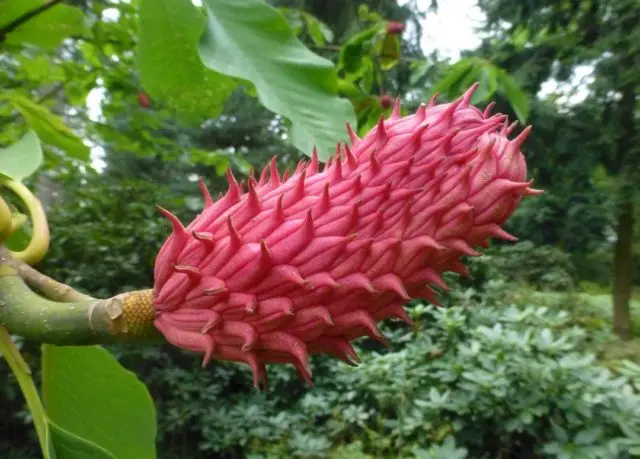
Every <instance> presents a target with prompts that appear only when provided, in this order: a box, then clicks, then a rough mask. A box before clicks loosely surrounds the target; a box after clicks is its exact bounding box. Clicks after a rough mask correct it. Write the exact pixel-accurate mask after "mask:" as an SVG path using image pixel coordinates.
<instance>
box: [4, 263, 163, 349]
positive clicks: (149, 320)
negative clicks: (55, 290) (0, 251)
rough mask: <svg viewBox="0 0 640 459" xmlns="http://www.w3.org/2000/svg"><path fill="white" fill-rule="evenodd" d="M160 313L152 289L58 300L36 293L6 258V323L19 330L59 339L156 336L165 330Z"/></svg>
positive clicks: (52, 340)
mask: <svg viewBox="0 0 640 459" xmlns="http://www.w3.org/2000/svg"><path fill="white" fill-rule="evenodd" d="M154 316H155V312H154V309H153V305H152V297H151V291H150V290H139V291H136V292H128V293H123V294H121V295H117V296H114V297H112V298H107V299H89V300H81V301H73V302H67V303H61V302H55V301H51V300H48V299H45V298H42V297H41V296H39V295H36V294H35V293H34V292H33V291H32V290H31V289H30V288H29V287H28V286H27V285H26V284H25V283H24V281H23V280H22V279H21V278H20V276H19V275H18V273H17V271H16V270H15V269H14V268H13V267H11V266H9V265H7V264H4V265H1V264H0V326H4V327H6V328H8V329H9V330H11V333H12V334H14V335H19V336H22V337H24V338H26V339H29V340H33V341H37V342H40V343H50V344H57V345H91V344H108V343H114V342H118V341H129V340H138V341H149V340H152V341H153V340H155V339H157V338H158V337H159V336H160V335H159V334H158V332H157V331H156V330H155V328H154V326H153V320H154Z"/></svg>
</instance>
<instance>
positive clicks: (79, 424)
mask: <svg viewBox="0 0 640 459" xmlns="http://www.w3.org/2000/svg"><path fill="white" fill-rule="evenodd" d="M42 366H43V369H42V371H43V374H42V397H43V401H44V405H45V409H46V411H47V414H48V415H49V417H50V418H51V420H52V421H53V422H55V423H56V424H57V425H59V426H60V427H62V428H63V429H65V430H68V431H70V432H73V433H74V434H75V435H78V436H80V437H82V438H84V439H86V440H87V441H89V442H91V443H95V444H97V445H99V446H100V447H102V448H104V449H106V450H107V451H110V452H111V453H113V455H114V456H115V457H116V458H117V459H155V457H156V451H155V449H156V447H155V442H156V417H155V408H154V405H153V401H152V400H151V397H150V396H149V392H148V391H147V389H146V387H145V386H144V384H142V383H141V382H140V381H139V380H138V378H136V376H135V375H134V374H133V373H131V372H129V371H128V370H126V369H124V368H123V367H122V366H120V364H119V363H118V361H117V360H116V359H115V358H114V357H113V356H112V355H111V354H110V353H109V352H107V351H106V350H105V349H103V348H101V347H99V346H82V347H72V346H69V347H58V346H53V345H49V344H46V345H44V346H43V363H42Z"/></svg>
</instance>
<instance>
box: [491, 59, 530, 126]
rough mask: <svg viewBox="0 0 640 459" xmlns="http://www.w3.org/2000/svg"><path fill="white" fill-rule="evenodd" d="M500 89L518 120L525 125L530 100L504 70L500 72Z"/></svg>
mask: <svg viewBox="0 0 640 459" xmlns="http://www.w3.org/2000/svg"><path fill="white" fill-rule="evenodd" d="M498 87H499V89H500V91H501V92H502V93H503V94H504V96H505V97H506V98H507V100H508V101H509V104H510V105H511V107H512V108H513V111H514V112H515V113H516V116H517V117H518V120H520V122H521V123H523V124H524V123H525V122H526V121H527V117H528V116H529V98H528V97H527V95H526V94H525V93H524V92H523V91H522V89H520V86H519V85H518V83H516V81H515V80H514V79H513V78H511V76H510V75H509V74H508V73H507V72H505V71H504V70H502V69H500V70H499V72H498Z"/></svg>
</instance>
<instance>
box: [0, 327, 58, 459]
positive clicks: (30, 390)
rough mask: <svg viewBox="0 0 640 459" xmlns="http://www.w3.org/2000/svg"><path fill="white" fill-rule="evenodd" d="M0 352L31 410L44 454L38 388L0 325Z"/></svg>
mask: <svg viewBox="0 0 640 459" xmlns="http://www.w3.org/2000/svg"><path fill="white" fill-rule="evenodd" d="M0 352H2V355H3V356H4V359H5V360H6V361H7V363H8V364H9V368H11V371H12V372H13V374H14V376H15V377H16V380H17V381H18V385H19V386H20V390H21V391H22V394H23V395H24V398H25V400H26V402H27V406H28V407H29V411H31V415H32V416H33V424H34V426H35V428H36V434H37V435H38V442H39V443H40V448H41V449H42V451H43V453H44V454H46V451H47V443H46V441H47V424H46V417H45V412H44V407H43V406H42V401H41V400H40V395H39V394H38V389H37V388H36V385H35V383H34V382H33V378H32V377H31V370H30V369H29V366H28V365H27V363H26V362H25V361H24V359H23V358H22V355H21V354H20V351H18V349H17V348H16V345H15V343H14V342H13V340H12V339H11V336H10V335H9V332H8V331H7V329H6V328H4V327H1V326H0Z"/></svg>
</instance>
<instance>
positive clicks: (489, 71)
mask: <svg viewBox="0 0 640 459" xmlns="http://www.w3.org/2000/svg"><path fill="white" fill-rule="evenodd" d="M499 70H500V69H498V68H497V67H496V66H494V65H493V64H491V63H490V62H487V63H485V64H484V65H481V66H479V67H477V69H476V71H475V72H474V79H475V81H471V82H469V83H470V84H469V86H471V85H472V84H474V83H475V82H476V81H477V82H478V83H479V84H478V89H476V92H474V93H473V97H472V98H471V103H472V104H479V103H481V102H486V101H487V100H488V99H489V98H491V96H493V94H494V93H495V92H496V88H497V86H498V71H499ZM463 89H464V88H463Z"/></svg>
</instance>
